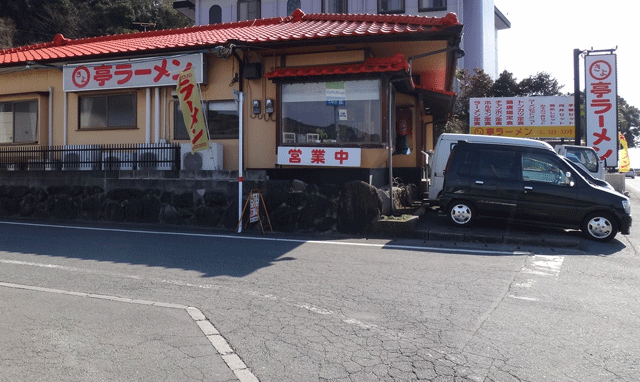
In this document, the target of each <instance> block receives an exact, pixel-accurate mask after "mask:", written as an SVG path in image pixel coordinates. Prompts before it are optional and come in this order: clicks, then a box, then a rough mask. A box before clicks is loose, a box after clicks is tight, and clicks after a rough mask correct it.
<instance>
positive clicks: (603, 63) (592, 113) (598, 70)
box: [584, 54, 618, 167]
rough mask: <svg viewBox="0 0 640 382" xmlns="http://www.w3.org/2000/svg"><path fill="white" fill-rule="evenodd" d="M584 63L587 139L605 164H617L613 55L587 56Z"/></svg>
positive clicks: (615, 85) (616, 106)
mask: <svg viewBox="0 0 640 382" xmlns="http://www.w3.org/2000/svg"><path fill="white" fill-rule="evenodd" d="M584 65H585V86H586V89H585V92H586V94H585V96H586V97H585V99H586V105H585V106H586V109H585V114H586V124H587V128H586V132H585V135H586V138H587V146H591V147H593V148H594V150H596V153H597V154H598V156H599V157H600V159H601V160H604V161H605V162H606V164H607V166H608V167H616V166H617V165H618V102H617V100H618V96H617V94H618V87H617V74H616V55H615V54H605V55H588V56H586V57H585V59H584Z"/></svg>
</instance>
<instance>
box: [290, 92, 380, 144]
mask: <svg viewBox="0 0 640 382" xmlns="http://www.w3.org/2000/svg"><path fill="white" fill-rule="evenodd" d="M380 92H381V81H380V80H354V81H336V82H306V83H295V84H282V119H281V131H282V136H281V142H282V144H284V145H305V144H306V145H317V144H328V145H341V144H356V145H359V144H371V143H374V144H380V143H381V142H382V122H381V120H382V118H381V113H382V111H381V102H380V99H381V97H380Z"/></svg>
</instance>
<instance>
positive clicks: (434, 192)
mask: <svg viewBox="0 0 640 382" xmlns="http://www.w3.org/2000/svg"><path fill="white" fill-rule="evenodd" d="M458 141H467V142H470V143H493V144H498V145H520V146H528V147H539V148H544V149H548V150H551V151H553V147H552V146H551V145H550V144H548V143H546V142H542V141H537V140H534V139H527V138H513V137H497V136H493V135H475V134H450V133H444V134H442V135H440V138H438V142H436V147H435V149H434V151H433V155H432V156H431V158H430V159H429V164H430V166H431V169H430V172H429V181H430V184H429V191H428V192H429V201H430V202H432V203H434V202H436V201H437V200H438V199H439V198H440V195H441V193H442V183H443V182H444V168H445V167H446V165H447V160H448V159H449V154H450V153H451V149H452V148H453V146H455V145H456V144H457V143H458Z"/></svg>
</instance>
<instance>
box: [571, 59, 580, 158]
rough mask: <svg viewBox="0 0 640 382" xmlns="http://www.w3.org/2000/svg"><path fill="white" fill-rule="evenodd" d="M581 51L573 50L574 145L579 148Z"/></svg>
mask: <svg viewBox="0 0 640 382" xmlns="http://www.w3.org/2000/svg"><path fill="white" fill-rule="evenodd" d="M581 53H582V50H580V49H574V50H573V105H574V108H575V119H576V135H575V145H576V146H580V138H581V136H582V131H580V110H581V105H580V54H581Z"/></svg>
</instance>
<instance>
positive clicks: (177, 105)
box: [173, 99, 240, 141]
mask: <svg viewBox="0 0 640 382" xmlns="http://www.w3.org/2000/svg"><path fill="white" fill-rule="evenodd" d="M201 104H202V110H203V113H204V112H205V111H206V112H207V113H208V112H209V110H210V109H209V105H211V104H213V105H215V104H232V105H234V106H235V101H234V100H233V99H231V100H229V99H217V100H203V101H201ZM211 110H212V111H215V109H211ZM177 111H180V112H181V111H182V110H180V103H179V102H175V104H174V107H173V139H174V140H176V141H183V140H190V139H191V138H190V137H189V132H188V131H187V128H186V126H185V127H184V132H185V134H186V135H185V136H182V135H180V136H178V135H176V133H177V132H178V129H177V127H178V126H177V124H176V121H181V122H182V120H181V119H179V118H178V115H179V114H178V113H177ZM235 112H236V113H235V115H236V116H237V117H238V119H239V118H240V116H239V114H238V110H237V107H236V109H235ZM205 120H206V123H207V132H208V133H209V140H218V139H239V137H240V128H239V126H238V131H237V132H236V133H235V134H218V135H214V134H212V131H211V126H212V125H211V121H210V120H209V116H208V115H206V116H205ZM214 132H215V131H214Z"/></svg>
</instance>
